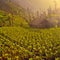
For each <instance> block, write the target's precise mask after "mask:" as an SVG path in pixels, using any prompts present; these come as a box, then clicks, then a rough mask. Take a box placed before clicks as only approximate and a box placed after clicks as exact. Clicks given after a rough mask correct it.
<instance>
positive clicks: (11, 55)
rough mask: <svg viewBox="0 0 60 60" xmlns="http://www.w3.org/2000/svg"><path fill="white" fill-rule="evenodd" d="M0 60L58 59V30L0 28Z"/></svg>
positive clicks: (59, 43)
mask: <svg viewBox="0 0 60 60" xmlns="http://www.w3.org/2000/svg"><path fill="white" fill-rule="evenodd" d="M0 46H1V48H0V59H1V60H3V59H4V60H5V59H10V60H16V59H17V60H30V59H32V60H43V59H44V60H57V59H60V28H51V29H36V30H35V29H24V28H21V27H2V28H0Z"/></svg>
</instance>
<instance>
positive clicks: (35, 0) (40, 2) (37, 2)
mask: <svg viewBox="0 0 60 60" xmlns="http://www.w3.org/2000/svg"><path fill="white" fill-rule="evenodd" d="M29 1H30V4H31V5H32V6H33V7H34V8H35V9H40V8H41V9H43V10H44V9H47V8H48V7H49V6H51V7H52V8H55V3H54V0H29ZM55 1H56V5H57V7H60V0H55Z"/></svg>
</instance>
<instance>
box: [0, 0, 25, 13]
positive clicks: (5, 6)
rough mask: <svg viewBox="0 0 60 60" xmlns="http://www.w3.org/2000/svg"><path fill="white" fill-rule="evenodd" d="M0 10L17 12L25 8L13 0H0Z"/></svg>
mask: <svg viewBox="0 0 60 60" xmlns="http://www.w3.org/2000/svg"><path fill="white" fill-rule="evenodd" d="M0 10H3V11H6V12H9V13H14V14H17V12H19V11H22V10H24V8H22V7H21V6H20V5H18V4H17V3H16V2H15V1H14V2H13V1H12V0H0Z"/></svg>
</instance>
